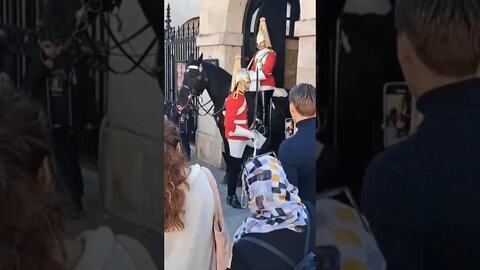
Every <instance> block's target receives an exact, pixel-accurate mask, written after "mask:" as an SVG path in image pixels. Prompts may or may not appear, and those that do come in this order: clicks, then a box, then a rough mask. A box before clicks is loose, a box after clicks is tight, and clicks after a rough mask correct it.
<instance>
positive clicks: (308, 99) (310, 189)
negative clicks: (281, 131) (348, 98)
mask: <svg viewBox="0 0 480 270" xmlns="http://www.w3.org/2000/svg"><path fill="white" fill-rule="evenodd" d="M315 91H316V90H315V87H313V86H312V85H310V84H305V83H301V84H298V85H296V86H294V87H293V88H292V89H291V90H290V93H289V102H290V113H291V115H292V119H293V122H294V125H295V126H296V128H298V131H297V132H296V133H295V131H294V130H292V133H294V135H293V136H292V137H290V138H288V139H286V140H285V141H284V142H282V144H281V145H280V149H279V151H278V158H279V159H280V162H281V163H282V165H283V167H284V169H285V172H286V173H287V178H288V181H290V182H291V183H292V184H293V185H295V186H297V187H298V190H299V194H300V196H301V197H302V198H303V200H305V201H308V202H309V204H311V205H313V204H315V182H316V179H315V175H316V174H315V172H316V169H315V163H316V160H317V153H316V147H317V144H316V137H315V132H316V115H317V114H316V92H315Z"/></svg>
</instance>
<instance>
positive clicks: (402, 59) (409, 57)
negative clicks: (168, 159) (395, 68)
mask: <svg viewBox="0 0 480 270" xmlns="http://www.w3.org/2000/svg"><path fill="white" fill-rule="evenodd" d="M415 55H416V53H415V48H414V47H413V44H412V42H410V39H409V38H408V36H407V34H400V35H398V37H397V57H398V61H399V63H400V65H403V66H405V65H411V64H412V63H413V62H414V58H415Z"/></svg>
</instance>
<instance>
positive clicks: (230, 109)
mask: <svg viewBox="0 0 480 270" xmlns="http://www.w3.org/2000/svg"><path fill="white" fill-rule="evenodd" d="M247 113H248V107H247V100H246V99H245V96H244V94H242V93H241V92H238V91H236V90H234V91H232V92H230V94H229V95H228V97H227V99H226V100H225V120H224V122H223V123H224V126H225V137H226V138H227V139H229V140H242V141H243V140H249V138H247V137H237V136H230V132H234V131H235V127H236V126H240V127H243V128H245V129H249V127H248V122H247V121H248V120H247V119H248V118H247Z"/></svg>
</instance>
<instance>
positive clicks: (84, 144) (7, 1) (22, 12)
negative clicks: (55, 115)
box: [0, 0, 108, 163]
mask: <svg viewBox="0 0 480 270" xmlns="http://www.w3.org/2000/svg"><path fill="white" fill-rule="evenodd" d="M45 3H46V1H45V0H0V28H1V27H2V26H3V27H5V29H16V30H15V31H17V32H18V33H19V34H18V35H17V37H12V36H8V35H7V40H8V42H12V43H15V44H17V43H19V44H21V45H25V44H26V42H24V41H23V39H24V38H27V35H28V36H29V38H30V37H35V36H36V34H35V32H36V31H37V30H38V27H39V25H40V23H41V19H42V12H43V11H44V4H45ZM15 31H14V32H15ZM88 33H89V36H90V37H91V38H92V39H94V40H97V41H102V42H107V36H106V34H105V31H104V25H103V24H102V22H99V23H93V24H92V25H91V26H90V28H89V29H88ZM23 35H25V36H23ZM12 38H13V40H12ZM30 43H31V44H33V46H35V45H36V41H35V40H30V42H29V44H30ZM11 46H12V45H11V44H10V47H11ZM31 57H35V55H34V53H33V52H32V47H31V46H27V45H25V48H24V49H18V50H16V51H14V52H12V51H9V50H8V49H7V50H5V51H2V50H0V72H7V73H8V74H9V75H10V77H11V78H12V79H13V81H14V83H15V85H16V86H17V87H20V86H21V85H22V84H23V79H24V78H25V76H26V73H27V67H28V65H29V62H30V59H31ZM84 62H85V61H84ZM80 66H81V68H79V69H77V72H78V74H77V76H78V77H79V80H82V81H83V82H84V85H85V88H86V89H85V91H84V92H85V95H94V96H95V98H94V100H95V104H88V106H89V108H84V112H82V113H84V114H86V113H89V112H90V111H96V112H98V115H96V116H95V118H96V119H90V120H92V121H93V123H90V124H93V126H92V127H91V129H88V130H84V131H82V132H80V134H79V144H80V145H79V149H80V152H81V155H82V157H83V158H86V159H88V160H91V161H92V162H94V163H95V161H96V159H97V156H98V131H99V124H100V121H101V119H102V117H103V116H104V115H105V113H106V106H107V100H106V98H105V97H106V91H105V89H107V87H108V77H107V76H108V73H107V72H103V71H101V70H92V69H91V68H89V67H88V64H87V63H83V64H80ZM86 92H88V93H86ZM90 109H91V110H90ZM85 124H86V123H85Z"/></svg>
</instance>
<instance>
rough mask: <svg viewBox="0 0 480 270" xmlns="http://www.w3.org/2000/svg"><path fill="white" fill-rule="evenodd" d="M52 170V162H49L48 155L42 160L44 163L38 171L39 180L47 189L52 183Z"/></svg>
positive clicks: (39, 183) (43, 187) (40, 184)
mask: <svg viewBox="0 0 480 270" xmlns="http://www.w3.org/2000/svg"><path fill="white" fill-rule="evenodd" d="M52 179H53V177H52V170H51V168H50V163H49V162H48V157H45V159H44V160H43V162H42V165H41V166H40V168H39V169H38V172H37V182H38V185H39V186H40V187H41V188H42V189H47V188H48V187H49V186H50V184H51V183H52Z"/></svg>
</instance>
